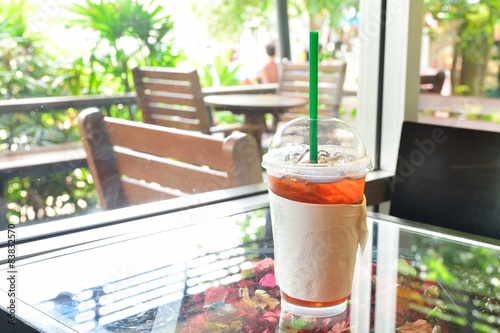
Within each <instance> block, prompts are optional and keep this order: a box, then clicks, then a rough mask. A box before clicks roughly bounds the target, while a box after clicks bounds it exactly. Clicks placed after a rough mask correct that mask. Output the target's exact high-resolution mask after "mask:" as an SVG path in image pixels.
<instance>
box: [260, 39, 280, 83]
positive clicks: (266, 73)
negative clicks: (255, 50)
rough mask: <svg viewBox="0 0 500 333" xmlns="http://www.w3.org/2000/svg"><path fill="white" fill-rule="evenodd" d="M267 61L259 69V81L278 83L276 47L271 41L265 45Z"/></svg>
mask: <svg viewBox="0 0 500 333" xmlns="http://www.w3.org/2000/svg"><path fill="white" fill-rule="evenodd" d="M266 54H267V57H268V59H267V63H266V64H265V65H264V66H263V67H262V68H261V69H260V71H259V83H278V82H279V75H278V64H277V63H276V47H275V46H274V44H273V43H269V44H267V45H266Z"/></svg>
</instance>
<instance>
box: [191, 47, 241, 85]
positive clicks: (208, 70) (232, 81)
mask: <svg viewBox="0 0 500 333" xmlns="http://www.w3.org/2000/svg"><path fill="white" fill-rule="evenodd" d="M232 53H233V51H232V50H229V51H227V52H225V53H222V54H218V55H216V56H215V58H214V62H213V65H203V66H198V67H199V69H198V71H199V76H200V84H201V86H202V87H226V86H235V85H238V84H239V83H240V82H239V80H238V78H237V73H238V71H239V69H240V67H241V65H240V64H236V65H234V66H231V55H232Z"/></svg>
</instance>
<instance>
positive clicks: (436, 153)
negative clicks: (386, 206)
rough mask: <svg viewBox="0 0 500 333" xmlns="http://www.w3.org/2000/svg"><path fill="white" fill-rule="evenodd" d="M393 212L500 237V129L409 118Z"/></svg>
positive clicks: (403, 140)
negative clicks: (486, 129) (451, 124)
mask: <svg viewBox="0 0 500 333" xmlns="http://www.w3.org/2000/svg"><path fill="white" fill-rule="evenodd" d="M390 214H391V215H394V216H397V217H401V218H406V219H410V220H414V221H419V222H424V223H427V224H432V225H436V226H441V227H446V228H450V229H454V230H458V231H464V232H468V233H472V234H476V235H482V236H487V237H493V238H497V239H500V133H496V132H487V131H479V130H471V129H464V128H454V127H446V126H437V125H429V124H421V123H414V122H404V124H403V128H402V133H401V141H400V146H399V154H398V162H397V168H396V174H395V177H394V182H393V183H392V195H391V206H390Z"/></svg>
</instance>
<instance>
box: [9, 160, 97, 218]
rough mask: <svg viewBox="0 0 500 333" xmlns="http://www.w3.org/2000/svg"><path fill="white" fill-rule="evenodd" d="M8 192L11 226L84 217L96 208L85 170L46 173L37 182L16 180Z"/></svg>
mask: <svg viewBox="0 0 500 333" xmlns="http://www.w3.org/2000/svg"><path fill="white" fill-rule="evenodd" d="M61 180H62V181H61ZM6 189H7V190H6V194H7V197H8V199H9V204H8V205H7V220H8V221H9V222H10V223H25V222H28V221H33V220H48V219H54V218H57V217H63V216H67V215H74V214H82V213H85V212H87V211H88V210H89V209H92V208H93V207H96V205H97V195H96V192H95V190H94V184H93V181H92V177H91V175H90V172H89V171H88V170H87V169H85V168H81V169H75V170H73V171H69V172H68V171H60V172H55V173H47V174H43V175H41V176H39V177H38V178H37V179H33V178H31V177H15V178H13V179H10V180H9V181H8V183H7V186H6Z"/></svg>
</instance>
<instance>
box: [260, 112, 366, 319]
mask: <svg viewBox="0 0 500 333" xmlns="http://www.w3.org/2000/svg"><path fill="white" fill-rule="evenodd" d="M313 124H314V125H313ZM313 126H314V127H316V126H317V131H316V134H315V135H317V140H314V141H316V142H315V146H316V144H317V147H315V148H317V149H311V142H313V140H312V137H311V132H312V131H311V128H313ZM312 151H315V152H316V153H317V156H316V157H317V158H313V156H311V154H313V152H312ZM311 161H315V162H314V163H313V162H311ZM262 165H263V166H264V167H265V168H266V171H267V176H268V187H269V190H270V191H269V204H270V208H271V218H272V223H273V237H274V244H275V248H274V254H275V272H276V279H277V282H278V285H279V286H280V288H281V295H282V301H283V302H282V311H283V309H285V312H288V313H293V314H296V315H306V316H309V315H312V316H318V317H323V316H331V315H334V314H337V313H340V312H342V311H344V310H345V308H346V304H347V302H346V300H347V297H348V296H349V294H350V292H351V288H352V276H353V272H354V267H355V261H356V253H357V249H358V245H359V244H361V243H360V239H364V227H363V222H364V223H365V225H366V221H364V219H365V217H366V215H364V214H365V213H363V212H364V211H365V209H366V206H365V202H364V200H363V192H364V188H365V176H366V174H367V173H368V172H369V171H370V170H371V168H372V167H371V159H370V158H369V157H368V156H367V155H366V151H365V148H364V145H363V143H362V141H361V138H360V137H359V135H358V134H357V133H356V132H355V131H354V130H353V128H352V127H351V126H350V125H349V124H347V123H345V122H343V121H341V120H339V119H335V118H320V119H317V120H312V119H309V118H298V119H295V120H292V121H290V122H288V123H287V124H285V125H284V126H283V127H282V128H281V130H280V131H278V132H277V133H276V134H275V135H274V137H273V140H272V141H271V144H270V146H269V149H268V152H267V153H266V154H265V155H264V156H263V162H262ZM363 245H364V243H363ZM363 245H362V246H363ZM285 307H286V308H285Z"/></svg>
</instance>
